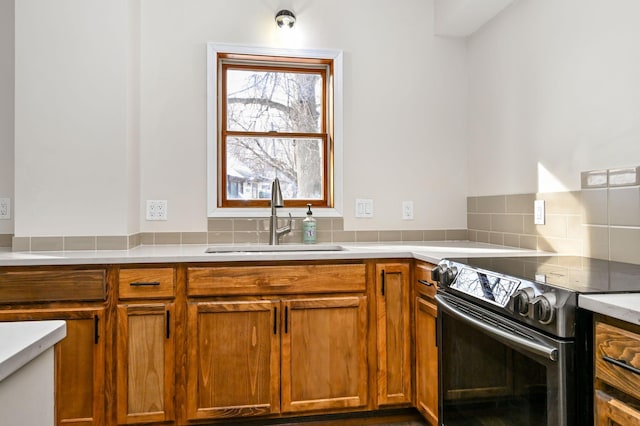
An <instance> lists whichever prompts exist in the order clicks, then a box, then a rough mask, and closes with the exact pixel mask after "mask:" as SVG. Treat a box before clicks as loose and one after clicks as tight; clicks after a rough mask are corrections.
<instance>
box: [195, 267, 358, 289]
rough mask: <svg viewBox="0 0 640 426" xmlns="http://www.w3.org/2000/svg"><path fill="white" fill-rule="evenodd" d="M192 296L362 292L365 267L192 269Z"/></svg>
mask: <svg viewBox="0 0 640 426" xmlns="http://www.w3.org/2000/svg"><path fill="white" fill-rule="evenodd" d="M187 282H188V290H187V291H188V295H189V296H226V295H253V294H255V295H262V294H293V293H295V294H307V293H327V292H363V291H364V290H365V288H366V268H365V265H363V264H357V265H295V266H229V267H224V266H221V267H204V268H200V267H192V268H189V269H188V272H187Z"/></svg>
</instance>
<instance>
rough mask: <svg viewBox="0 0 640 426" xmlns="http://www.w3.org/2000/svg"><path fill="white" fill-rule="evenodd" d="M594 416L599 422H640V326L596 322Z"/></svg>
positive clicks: (611, 423)
mask: <svg viewBox="0 0 640 426" xmlns="http://www.w3.org/2000/svg"><path fill="white" fill-rule="evenodd" d="M594 364H595V385H594V388H595V395H594V399H595V404H594V405H595V418H596V424H598V425H624V426H629V425H632V426H637V425H640V327H639V326H637V325H633V324H628V323H623V322H621V321H616V320H612V319H608V318H605V317H598V319H597V320H596V322H595V345H594Z"/></svg>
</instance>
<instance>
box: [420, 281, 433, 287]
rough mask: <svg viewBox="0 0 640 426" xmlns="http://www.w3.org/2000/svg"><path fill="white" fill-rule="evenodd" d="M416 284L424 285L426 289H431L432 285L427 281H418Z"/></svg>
mask: <svg viewBox="0 0 640 426" xmlns="http://www.w3.org/2000/svg"><path fill="white" fill-rule="evenodd" d="M418 282H419V283H420V284H424V285H426V286H427V287H433V283H430V282H429V281H427V280H418Z"/></svg>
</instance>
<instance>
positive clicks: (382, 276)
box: [380, 269, 384, 296]
mask: <svg viewBox="0 0 640 426" xmlns="http://www.w3.org/2000/svg"><path fill="white" fill-rule="evenodd" d="M380 276H381V279H382V295H383V296H384V269H383V270H382V272H381V273H380Z"/></svg>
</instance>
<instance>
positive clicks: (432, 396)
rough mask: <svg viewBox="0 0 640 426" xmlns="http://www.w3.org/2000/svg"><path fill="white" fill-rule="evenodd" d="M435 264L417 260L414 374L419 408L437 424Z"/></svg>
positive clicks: (430, 421) (415, 276)
mask: <svg viewBox="0 0 640 426" xmlns="http://www.w3.org/2000/svg"><path fill="white" fill-rule="evenodd" d="M432 267H433V265H431V264H427V263H423V262H417V263H416V265H415V267H414V274H413V276H414V280H415V281H414V285H413V287H414V290H415V294H416V297H415V305H414V306H415V308H414V309H415V351H416V362H415V377H416V408H417V409H418V411H420V413H421V414H422V416H423V417H424V418H425V420H427V421H428V422H429V424H431V425H437V424H438V346H437V342H436V333H437V331H436V330H437V324H436V322H437V316H438V310H437V307H436V302H435V300H434V299H433V297H434V296H435V293H436V284H435V283H434V282H433V281H432V280H431V269H432Z"/></svg>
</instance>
